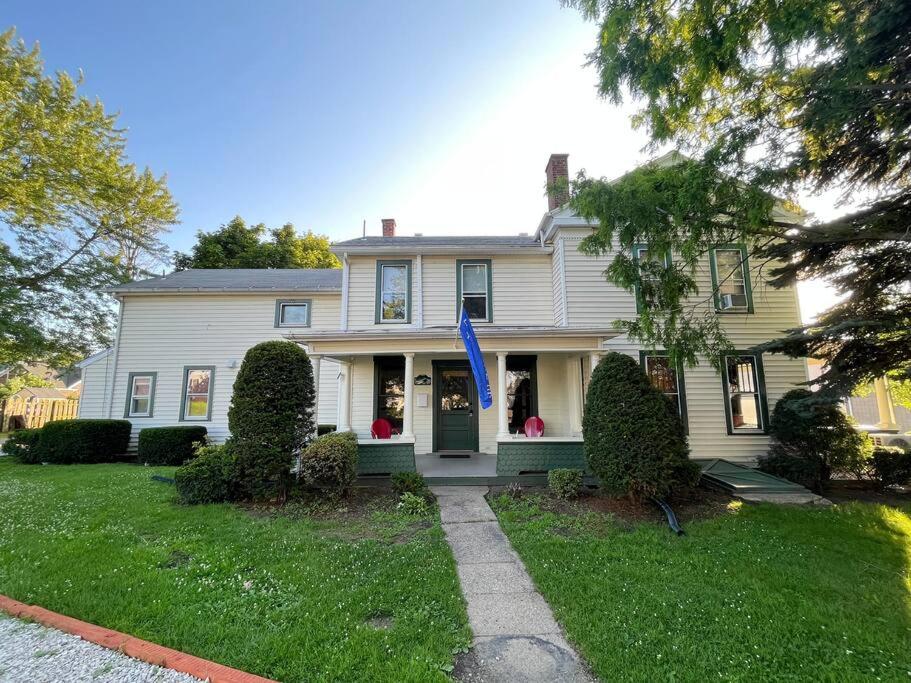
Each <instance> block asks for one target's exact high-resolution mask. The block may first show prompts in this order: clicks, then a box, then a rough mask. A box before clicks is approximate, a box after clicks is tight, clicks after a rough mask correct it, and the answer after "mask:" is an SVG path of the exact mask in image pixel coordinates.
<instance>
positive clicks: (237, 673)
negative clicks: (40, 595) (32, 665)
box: [0, 595, 276, 683]
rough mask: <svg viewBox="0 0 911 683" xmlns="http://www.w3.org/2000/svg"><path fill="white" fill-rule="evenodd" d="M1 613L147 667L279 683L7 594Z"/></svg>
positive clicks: (244, 682) (217, 679)
mask: <svg viewBox="0 0 911 683" xmlns="http://www.w3.org/2000/svg"><path fill="white" fill-rule="evenodd" d="M0 610H3V611H4V612H6V613H7V614H9V615H10V616H13V617H19V618H26V619H31V620H33V621H37V622H38V623H39V624H43V625H45V626H50V627H51V628H56V629H58V630H60V631H64V632H66V633H69V634H70V635H74V636H79V637H80V638H82V639H83V640H87V641H89V642H90V643H95V644H96V645H101V646H103V647H106V648H109V649H111V650H117V651H118V652H122V653H124V654H125V655H128V656H130V657H133V658H134V659H138V660H140V661H143V662H146V663H147V664H155V665H156V666H162V667H165V668H167V669H173V670H174V671H180V672H181V673H185V674H190V675H191V676H195V677H196V678H200V679H202V680H209V681H211V682H212V683H276V682H275V681H273V680H272V679H270V678H263V677H262V676H256V675H254V674H250V673H247V672H246V671H241V670H240V669H232V668H231V667H230V666H225V665H223V664H217V663H215V662H210V661H209V660H208V659H202V658H201V657H194V656H193V655H188V654H186V653H185V652H179V651H177V650H172V649H171V648H169V647H163V646H161V645H156V644H155V643H150V642H149V641H147V640H142V639H140V638H134V637H133V636H129V635H127V634H126V633H120V632H119V631H112V630H111V629H109V628H104V627H103V626H96V625H95V624H89V623H88V622H85V621H80V620H79V619H74V618H73V617H68V616H66V615H65V614H58V613H57V612H51V611H50V610H47V609H44V608H43V607H38V606H37V605H26V604H25V603H22V602H19V601H17V600H13V599H12V598H8V597H6V596H5V595H0Z"/></svg>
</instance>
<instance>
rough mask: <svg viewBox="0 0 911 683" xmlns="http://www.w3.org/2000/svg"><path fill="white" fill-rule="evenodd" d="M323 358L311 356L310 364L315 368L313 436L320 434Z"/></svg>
mask: <svg viewBox="0 0 911 683" xmlns="http://www.w3.org/2000/svg"><path fill="white" fill-rule="evenodd" d="M322 358H323V357H322V356H320V355H313V356H310V364H311V365H312V366H313V435H314V436H316V434H317V433H318V432H319V368H320V361H321V360H322Z"/></svg>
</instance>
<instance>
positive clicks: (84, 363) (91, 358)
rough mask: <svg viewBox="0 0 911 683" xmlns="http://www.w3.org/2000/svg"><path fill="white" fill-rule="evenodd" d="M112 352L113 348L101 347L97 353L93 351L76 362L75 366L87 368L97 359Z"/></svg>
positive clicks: (105, 356)
mask: <svg viewBox="0 0 911 683" xmlns="http://www.w3.org/2000/svg"><path fill="white" fill-rule="evenodd" d="M113 352H114V349H103V350H101V351H99V352H98V353H93V354H92V355H91V356H88V357H87V358H83V359H82V360H81V361H79V362H78V363H76V367H77V368H87V367H88V366H90V365H92V363H97V362H98V361H100V360H102V359H103V358H107V357H108V356H110V355H111V354H112V353H113Z"/></svg>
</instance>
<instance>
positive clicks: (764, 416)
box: [721, 350, 769, 436]
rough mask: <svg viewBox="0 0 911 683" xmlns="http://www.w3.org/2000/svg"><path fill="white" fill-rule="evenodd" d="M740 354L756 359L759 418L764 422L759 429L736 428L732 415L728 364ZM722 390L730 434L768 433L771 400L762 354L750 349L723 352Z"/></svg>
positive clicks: (752, 434)
mask: <svg viewBox="0 0 911 683" xmlns="http://www.w3.org/2000/svg"><path fill="white" fill-rule="evenodd" d="M740 356H749V357H751V358H753V359H755V363H756V365H755V367H756V393H757V394H759V419H760V420H761V421H762V424H761V425H760V426H759V429H734V423H733V419H732V416H731V395H730V392H729V390H728V388H729V386H730V382H729V381H728V364H727V359H728V358H731V357H734V358H737V357H740ZM721 392H722V395H723V396H724V417H725V425H726V426H727V431H728V434H729V435H730V436H755V435H757V434H768V431H769V401H768V395H767V393H766V386H765V370H764V369H763V367H762V354H760V353H756V352H754V351H748V350H735V351H728V352H726V353H723V354H721Z"/></svg>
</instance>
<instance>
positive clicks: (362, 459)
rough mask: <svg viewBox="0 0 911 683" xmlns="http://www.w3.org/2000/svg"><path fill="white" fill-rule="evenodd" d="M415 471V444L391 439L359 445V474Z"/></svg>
mask: <svg viewBox="0 0 911 683" xmlns="http://www.w3.org/2000/svg"><path fill="white" fill-rule="evenodd" d="M415 469H416V468H415V465H414V443H409V442H402V441H397V440H391V439H390V440H388V441H386V440H383V441H379V440H377V441H372V442H369V443H364V442H360V443H358V445H357V473H358V474H362V475H363V474H395V473H396V472H414V471H415Z"/></svg>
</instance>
